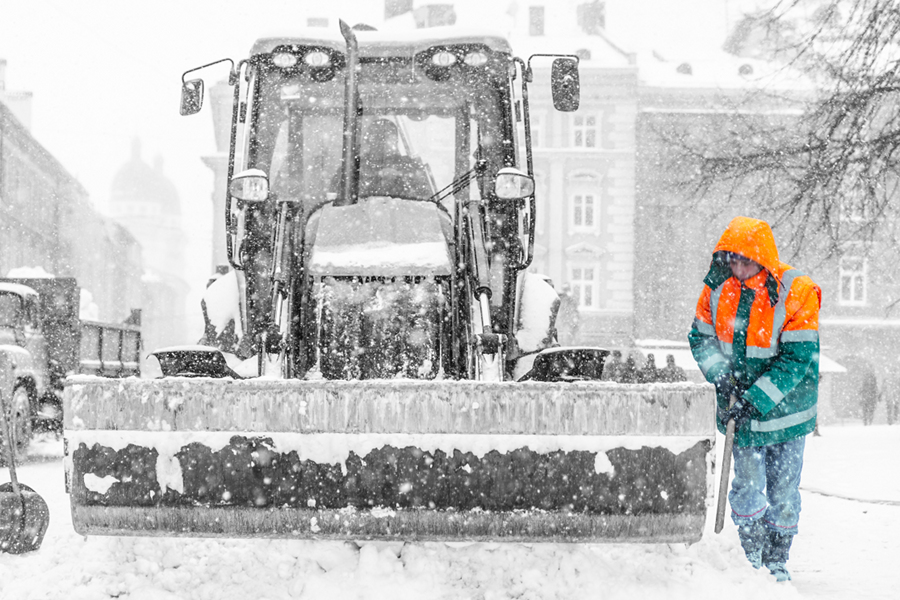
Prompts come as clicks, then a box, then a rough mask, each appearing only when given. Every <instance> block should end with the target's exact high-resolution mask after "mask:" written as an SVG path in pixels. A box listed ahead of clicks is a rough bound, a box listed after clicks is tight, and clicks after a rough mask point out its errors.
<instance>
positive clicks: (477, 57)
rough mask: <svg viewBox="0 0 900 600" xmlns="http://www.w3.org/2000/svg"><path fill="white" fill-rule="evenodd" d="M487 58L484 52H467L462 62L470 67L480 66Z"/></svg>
mask: <svg viewBox="0 0 900 600" xmlns="http://www.w3.org/2000/svg"><path fill="white" fill-rule="evenodd" d="M487 60H488V58H487V54H485V53H484V52H469V53H468V54H466V57H465V58H463V62H464V63H466V64H467V65H469V66H470V67H480V66H482V65H484V63H486V62H487Z"/></svg>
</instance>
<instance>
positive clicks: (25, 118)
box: [0, 58, 31, 130]
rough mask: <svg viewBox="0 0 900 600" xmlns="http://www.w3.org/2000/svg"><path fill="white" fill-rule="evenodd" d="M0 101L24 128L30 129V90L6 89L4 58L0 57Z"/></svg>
mask: <svg viewBox="0 0 900 600" xmlns="http://www.w3.org/2000/svg"><path fill="white" fill-rule="evenodd" d="M0 101H2V102H3V104H5V105H6V107H7V108H8V109H9V110H10V111H12V114H13V115H15V117H16V118H17V119H18V120H19V122H21V123H22V125H24V126H25V129H28V130H30V129H31V92H8V91H6V59H5V58H0Z"/></svg>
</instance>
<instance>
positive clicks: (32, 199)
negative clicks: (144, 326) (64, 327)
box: [0, 61, 141, 322]
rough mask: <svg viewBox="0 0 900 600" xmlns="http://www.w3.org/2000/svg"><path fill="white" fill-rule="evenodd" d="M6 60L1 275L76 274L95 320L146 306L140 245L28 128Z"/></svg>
mask: <svg viewBox="0 0 900 600" xmlns="http://www.w3.org/2000/svg"><path fill="white" fill-rule="evenodd" d="M4 66H5V61H0V276H6V275H7V273H9V272H10V271H11V270H13V269H23V268H24V269H34V268H38V267H39V268H41V269H43V270H44V271H45V272H46V273H49V274H52V275H55V276H58V277H75V278H76V279H77V280H78V284H79V285H80V286H81V288H82V289H83V290H86V291H88V292H89V293H90V296H91V298H92V300H93V302H94V304H96V306H97V309H98V310H97V313H96V318H98V319H99V320H103V321H110V322H116V321H122V320H125V319H126V318H128V317H129V316H130V314H131V310H132V309H135V308H141V281H140V277H141V248H140V245H139V243H138V242H137V240H136V239H135V238H134V237H133V236H131V235H130V234H129V233H128V231H126V230H125V229H124V228H122V227H121V226H119V225H118V224H116V223H115V222H114V221H111V220H110V219H107V218H105V217H103V216H101V215H100V214H99V213H98V212H97V211H96V210H94V208H93V206H92V205H91V203H90V200H89V198H88V196H87V192H86V191H85V190H84V188H83V187H82V186H81V184H80V183H78V181H77V180H76V179H75V178H74V177H72V175H70V174H69V173H68V172H67V171H66V169H65V168H64V167H63V166H62V165H61V164H60V163H59V161H57V160H56V159H55V158H54V157H53V156H52V155H51V154H50V153H49V152H47V150H46V149H45V148H44V147H43V146H41V144H40V143H38V142H37V140H35V139H34V137H33V136H32V135H31V133H30V131H29V125H30V124H29V122H28V121H27V119H28V118H30V114H31V108H30V94H27V93H21V92H19V93H12V92H8V91H6V90H5V86H4V85H3V78H2V75H3V67H4Z"/></svg>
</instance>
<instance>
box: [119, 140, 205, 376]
mask: <svg viewBox="0 0 900 600" xmlns="http://www.w3.org/2000/svg"><path fill="white" fill-rule="evenodd" d="M109 207H110V208H109V210H110V215H111V216H112V218H113V219H115V220H116V221H117V222H118V223H121V225H122V226H123V227H124V228H125V229H127V230H128V231H129V232H130V233H131V235H133V236H134V237H135V239H137V240H138V241H139V243H140V244H141V247H142V248H143V263H144V266H143V272H142V274H141V280H142V284H143V305H144V313H143V318H142V329H143V338H144V347H145V348H146V349H147V350H151V351H152V350H154V349H157V348H162V347H165V346H174V345H180V344H188V343H193V342H196V340H194V339H188V330H187V315H186V306H187V295H188V292H189V285H188V284H187V282H186V281H185V278H184V265H185V261H184V255H185V251H186V248H187V240H186V237H185V233H184V231H183V229H182V225H181V203H180V200H179V197H178V193H177V191H176V190H175V186H174V185H173V184H172V182H171V181H169V179H168V178H167V177H166V176H165V174H164V173H163V167H162V159H161V158H157V159H156V161H155V164H154V165H153V166H151V165H149V164H147V163H146V162H145V161H144V159H143V158H142V156H141V148H140V142H139V141H138V140H134V142H133V145H132V153H131V158H130V160H128V162H126V163H125V164H124V165H122V167H121V168H119V170H118V171H117V172H116V174H115V176H114V178H113V183H112V189H111V190H110V203H109ZM152 366H153V365H152V364H150V365H146V367H147V368H151V367H152Z"/></svg>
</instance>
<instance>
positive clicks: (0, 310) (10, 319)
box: [0, 292, 22, 327]
mask: <svg viewBox="0 0 900 600" xmlns="http://www.w3.org/2000/svg"><path fill="white" fill-rule="evenodd" d="M21 315H22V300H21V298H19V296H18V295H16V294H10V293H4V292H0V327H21V325H22V316H21Z"/></svg>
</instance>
